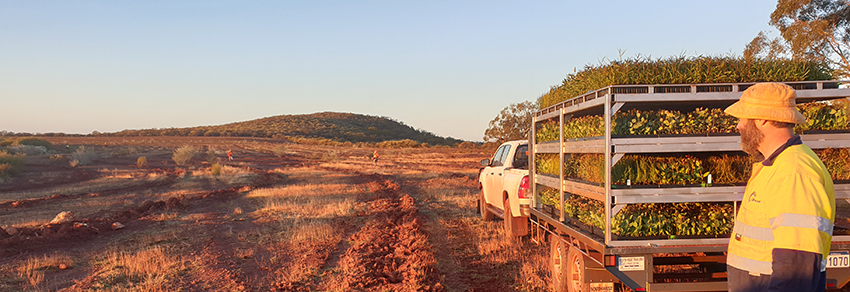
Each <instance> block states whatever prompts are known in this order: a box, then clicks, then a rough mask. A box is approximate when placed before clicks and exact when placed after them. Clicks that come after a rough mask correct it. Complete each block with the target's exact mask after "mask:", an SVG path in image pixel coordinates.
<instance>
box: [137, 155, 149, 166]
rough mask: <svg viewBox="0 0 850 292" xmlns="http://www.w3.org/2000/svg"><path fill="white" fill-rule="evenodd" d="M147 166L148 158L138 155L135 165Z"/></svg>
mask: <svg viewBox="0 0 850 292" xmlns="http://www.w3.org/2000/svg"><path fill="white" fill-rule="evenodd" d="M146 166H148V159H147V158H145V157H144V156H139V159H136V167H138V168H142V167H146Z"/></svg>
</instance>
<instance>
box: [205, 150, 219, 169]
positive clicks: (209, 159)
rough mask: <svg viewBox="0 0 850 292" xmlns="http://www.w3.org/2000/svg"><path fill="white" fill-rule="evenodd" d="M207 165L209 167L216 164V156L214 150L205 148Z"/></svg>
mask: <svg viewBox="0 0 850 292" xmlns="http://www.w3.org/2000/svg"><path fill="white" fill-rule="evenodd" d="M207 163H209V164H210V165H213V164H216V163H218V157H217V156H216V153H215V149H213V148H207Z"/></svg>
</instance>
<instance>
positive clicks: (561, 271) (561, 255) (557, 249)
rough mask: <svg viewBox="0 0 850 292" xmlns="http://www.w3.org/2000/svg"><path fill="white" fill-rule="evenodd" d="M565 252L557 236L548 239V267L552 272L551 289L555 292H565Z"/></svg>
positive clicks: (566, 275)
mask: <svg viewBox="0 0 850 292" xmlns="http://www.w3.org/2000/svg"><path fill="white" fill-rule="evenodd" d="M566 250H567V248H566V244H565V243H564V242H563V241H562V240H561V238H560V237H559V236H555V235H552V236H550V238H549V267H550V271H551V272H552V288H553V291H555V292H565V291H567V281H566V279H567V277H568V274H567V253H566V252H565V251H566Z"/></svg>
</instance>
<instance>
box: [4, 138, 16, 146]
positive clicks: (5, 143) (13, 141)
mask: <svg viewBox="0 0 850 292" xmlns="http://www.w3.org/2000/svg"><path fill="white" fill-rule="evenodd" d="M12 143H15V140H11V139H9V140H0V147H6V146H10V145H12Z"/></svg>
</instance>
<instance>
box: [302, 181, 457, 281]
mask: <svg viewBox="0 0 850 292" xmlns="http://www.w3.org/2000/svg"><path fill="white" fill-rule="evenodd" d="M326 169H327V170H331V171H337V172H349V173H355V174H357V175H359V176H361V177H364V178H365V179H366V180H367V181H368V186H369V191H370V193H371V196H370V197H368V198H364V203H365V204H366V205H367V208H365V209H364V210H363V211H361V212H360V213H358V214H356V216H357V217H359V218H361V219H364V220H360V222H363V223H362V225H360V226H351V227H350V229H349V230H348V231H347V232H346V235H347V237H346V240H347V241H343V242H341V243H340V244H339V245H338V246H337V248H338V249H337V251H336V252H334V253H332V254H330V255H329V257H328V261H327V262H326V263H325V267H324V268H325V269H328V270H333V271H335V274H334V275H331V276H328V277H322V278H321V279H317V280H316V282H315V283H314V284H313V285H311V286H314V287H315V288H316V290H319V291H445V288H444V287H443V286H442V284H440V283H439V282H440V277H439V275H438V274H437V273H436V271H437V262H436V260H435V258H434V255H433V253H432V251H431V246H430V244H428V235H427V234H426V233H425V232H424V230H423V229H422V225H421V222H420V219H419V213H418V207H417V206H416V203H415V202H414V200H413V198H412V197H411V196H409V195H407V194H404V193H403V192H402V191H401V187H400V185H399V184H398V183H397V182H396V180H395V179H394V178H393V177H392V176H386V175H380V174H363V173H360V172H356V171H351V170H348V169H331V168H326ZM343 250H344V251H343Z"/></svg>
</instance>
